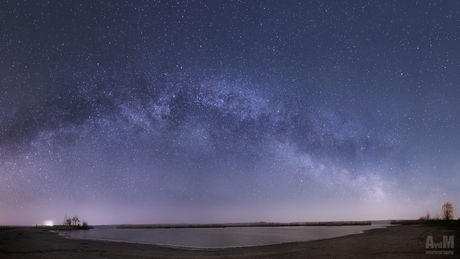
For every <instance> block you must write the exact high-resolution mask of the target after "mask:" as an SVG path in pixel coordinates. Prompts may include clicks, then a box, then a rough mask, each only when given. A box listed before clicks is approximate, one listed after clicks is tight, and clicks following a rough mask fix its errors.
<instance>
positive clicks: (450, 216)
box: [420, 202, 460, 220]
mask: <svg viewBox="0 0 460 259" xmlns="http://www.w3.org/2000/svg"><path fill="white" fill-rule="evenodd" d="M454 219H455V216H454V206H453V205H452V203H450V202H446V203H444V204H443V205H442V214H441V215H439V214H436V215H434V217H431V216H430V212H429V211H427V212H426V216H425V217H420V220H454ZM458 219H459V220H460V218H458Z"/></svg>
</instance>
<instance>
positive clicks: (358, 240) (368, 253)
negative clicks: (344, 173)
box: [0, 225, 460, 258]
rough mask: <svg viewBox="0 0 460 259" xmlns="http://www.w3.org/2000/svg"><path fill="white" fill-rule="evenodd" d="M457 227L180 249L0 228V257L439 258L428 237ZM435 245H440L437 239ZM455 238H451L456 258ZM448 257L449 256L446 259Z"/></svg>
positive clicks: (422, 227)
mask: <svg viewBox="0 0 460 259" xmlns="http://www.w3.org/2000/svg"><path fill="white" fill-rule="evenodd" d="M459 233H460V231H459V229H458V228H455V229H449V228H443V227H436V226H426V225H400V226H390V227H386V228H375V229H370V230H365V231H364V233H362V234H352V235H347V236H342V237H335V238H330V239H320V240H312V241H304V242H291V243H282V244H273V245H264V246H250V247H235V248H217V249H216V248H212V249H184V248H176V247H174V248H172V247H165V246H160V245H147V244H139V243H127V242H117V241H101V240H91V239H74V238H64V237H62V236H59V235H58V234H57V233H55V232H54V233H53V232H50V231H49V230H46V229H40V228H11V229H2V230H0V257H2V258H37V257H38V258H77V257H78V258H79V257H86V258H100V257H108V258H132V257H139V258H255V257H257V258H279V257H283V258H305V257H312V258H337V257H347V256H348V257H350V256H351V257H355V258H420V257H422V256H426V257H428V258H431V257H432V258H444V257H440V256H439V255H430V254H426V252H427V251H428V250H427V249H426V248H425V245H426V239H427V236H433V238H434V239H435V240H442V236H444V235H448V236H451V235H454V236H455V235H456V234H459ZM437 242H439V241H437ZM459 247H460V237H458V238H457V239H456V240H455V249H452V251H453V252H454V255H455V254H458V250H459ZM451 258H453V257H452V256H451Z"/></svg>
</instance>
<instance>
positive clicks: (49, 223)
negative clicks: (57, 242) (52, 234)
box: [43, 220, 54, 227]
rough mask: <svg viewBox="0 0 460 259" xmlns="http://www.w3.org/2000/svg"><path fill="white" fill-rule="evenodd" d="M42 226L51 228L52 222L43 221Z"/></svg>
mask: <svg viewBox="0 0 460 259" xmlns="http://www.w3.org/2000/svg"><path fill="white" fill-rule="evenodd" d="M43 225H45V226H50V227H52V226H53V225H54V222H53V221H52V220H45V221H43Z"/></svg>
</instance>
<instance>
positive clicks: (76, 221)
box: [72, 216, 80, 226]
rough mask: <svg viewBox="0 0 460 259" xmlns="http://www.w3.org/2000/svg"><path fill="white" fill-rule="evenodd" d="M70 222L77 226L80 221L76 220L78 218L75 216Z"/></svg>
mask: <svg viewBox="0 0 460 259" xmlns="http://www.w3.org/2000/svg"><path fill="white" fill-rule="evenodd" d="M72 222H73V224H74V225H75V226H76V225H78V223H80V219H78V216H75V217H73V218H72Z"/></svg>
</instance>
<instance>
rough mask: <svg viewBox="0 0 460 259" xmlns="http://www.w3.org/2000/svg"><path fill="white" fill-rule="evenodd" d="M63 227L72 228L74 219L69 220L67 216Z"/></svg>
mask: <svg viewBox="0 0 460 259" xmlns="http://www.w3.org/2000/svg"><path fill="white" fill-rule="evenodd" d="M63 225H64V226H70V225H72V219H71V218H69V217H67V215H65V217H64V222H63Z"/></svg>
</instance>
